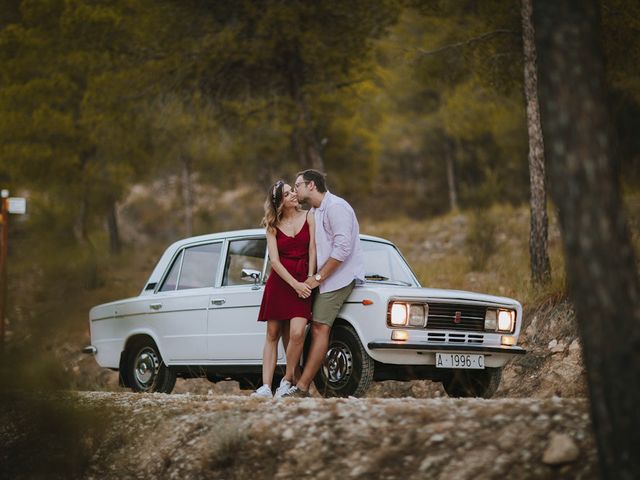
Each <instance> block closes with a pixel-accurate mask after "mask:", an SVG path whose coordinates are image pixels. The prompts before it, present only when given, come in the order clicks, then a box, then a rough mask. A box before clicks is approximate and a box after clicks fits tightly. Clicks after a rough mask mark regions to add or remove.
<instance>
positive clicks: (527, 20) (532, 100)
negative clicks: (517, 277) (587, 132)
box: [521, 0, 551, 286]
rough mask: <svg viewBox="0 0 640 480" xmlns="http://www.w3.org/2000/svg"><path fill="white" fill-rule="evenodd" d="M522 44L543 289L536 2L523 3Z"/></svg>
mask: <svg viewBox="0 0 640 480" xmlns="http://www.w3.org/2000/svg"><path fill="white" fill-rule="evenodd" d="M521 10H522V43H523V46H524V93H525V98H526V100H527V128H528V131H529V181H530V185H531V199H530V210H531V232H530V236H529V257H530V262H531V280H532V282H533V284H534V285H536V286H540V285H543V284H546V283H548V282H549V280H550V278H551V265H550V262H549V254H548V252H547V239H548V237H549V235H548V228H549V220H548V218H547V187H546V179H545V166H544V141H543V137H542V127H541V126H540V108H539V104H538V74H537V72H536V46H535V43H534V30H533V23H532V20H531V14H532V10H533V9H532V0H522V9H521Z"/></svg>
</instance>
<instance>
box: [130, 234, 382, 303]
mask: <svg viewBox="0 0 640 480" xmlns="http://www.w3.org/2000/svg"><path fill="white" fill-rule="evenodd" d="M264 236H265V230H264V228H251V229H246V230H230V231H227V232H218V233H209V234H206V235H198V236H195V237H188V238H183V239H182V240H178V241H176V242H174V243H172V244H171V245H169V246H168V247H167V249H166V250H165V251H164V253H163V254H162V256H161V257H160V260H158V263H156V266H155V268H154V269H153V271H152V272H151V275H150V276H149V278H148V280H147V283H145V286H144V287H143V289H142V292H141V293H140V294H141V295H146V294H149V292H148V291H147V290H146V286H147V285H148V284H150V283H154V282H159V281H160V278H161V277H162V274H163V273H164V272H165V270H166V268H167V266H168V265H169V263H170V261H171V259H172V258H173V257H174V255H175V254H176V252H178V251H179V250H180V249H181V248H182V247H185V246H188V245H195V244H199V243H208V242H213V241H216V240H220V241H222V240H225V239H231V240H233V239H234V238H244V237H264ZM360 239H362V240H369V241H375V242H381V243H386V244H388V245H393V244H392V243H391V242H390V241H389V240H385V239H384V238H379V237H374V236H371V235H360Z"/></svg>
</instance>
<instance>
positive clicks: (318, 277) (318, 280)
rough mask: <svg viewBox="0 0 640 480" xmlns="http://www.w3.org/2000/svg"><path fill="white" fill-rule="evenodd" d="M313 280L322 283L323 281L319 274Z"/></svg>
mask: <svg viewBox="0 0 640 480" xmlns="http://www.w3.org/2000/svg"><path fill="white" fill-rule="evenodd" d="M313 278H315V279H316V282H320V281H321V280H322V275H320V274H319V273H316V274H315V275H314V277H313Z"/></svg>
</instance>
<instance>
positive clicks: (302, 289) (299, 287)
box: [293, 282, 312, 298]
mask: <svg viewBox="0 0 640 480" xmlns="http://www.w3.org/2000/svg"><path fill="white" fill-rule="evenodd" d="M293 288H294V289H295V291H296V293H297V294H298V296H299V297H300V298H309V297H310V296H311V290H312V289H311V288H310V287H309V285H307V284H306V283H303V282H296V283H295V285H294V287H293Z"/></svg>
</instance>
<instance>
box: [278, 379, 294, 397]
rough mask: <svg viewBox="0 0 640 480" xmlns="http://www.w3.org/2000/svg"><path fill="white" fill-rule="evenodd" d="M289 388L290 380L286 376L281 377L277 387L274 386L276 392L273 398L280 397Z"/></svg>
mask: <svg viewBox="0 0 640 480" xmlns="http://www.w3.org/2000/svg"><path fill="white" fill-rule="evenodd" d="M290 389H291V382H290V381H289V380H287V379H286V378H283V379H282V380H281V381H280V386H279V387H278V388H276V394H275V395H274V397H275V398H280V397H282V396H283V395H284V394H285V393H287V392H288V391H289V390H290Z"/></svg>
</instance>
